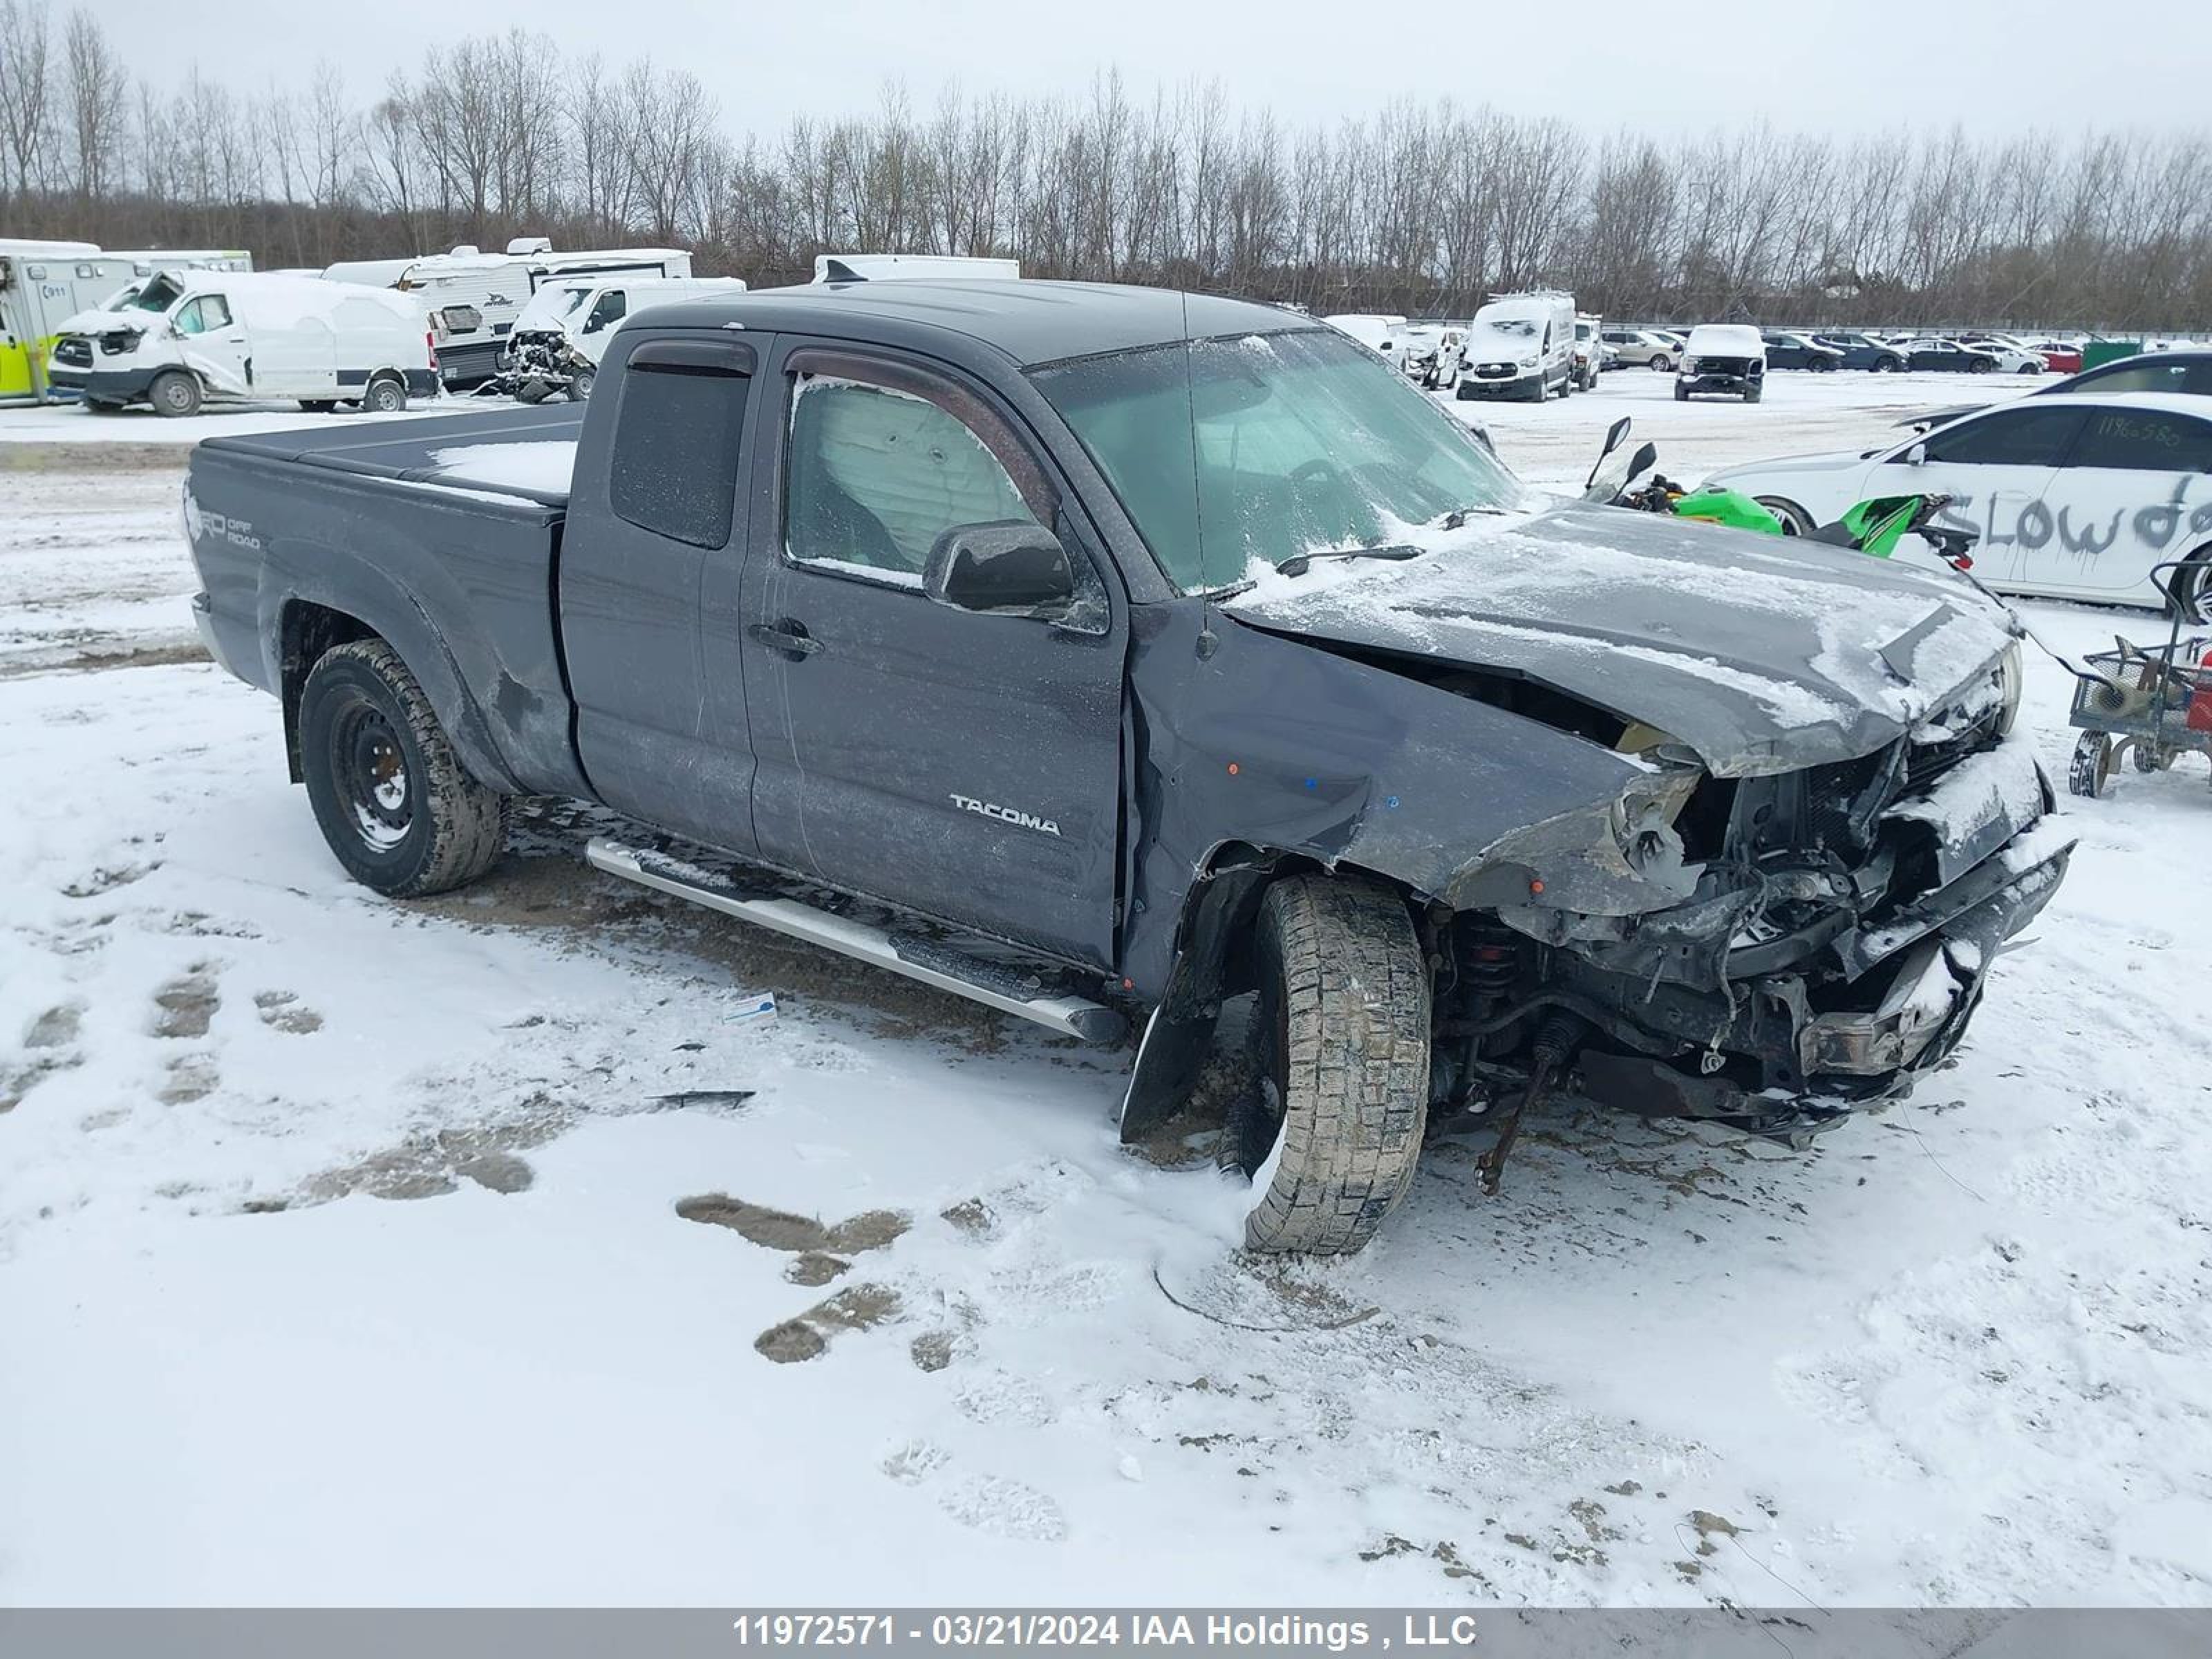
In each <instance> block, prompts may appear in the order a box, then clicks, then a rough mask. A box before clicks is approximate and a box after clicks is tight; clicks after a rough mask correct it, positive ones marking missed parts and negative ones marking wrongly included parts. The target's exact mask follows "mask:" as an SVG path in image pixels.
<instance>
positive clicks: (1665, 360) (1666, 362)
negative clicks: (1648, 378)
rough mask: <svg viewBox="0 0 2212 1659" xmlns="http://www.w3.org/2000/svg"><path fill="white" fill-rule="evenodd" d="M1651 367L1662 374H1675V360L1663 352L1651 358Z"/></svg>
mask: <svg viewBox="0 0 2212 1659" xmlns="http://www.w3.org/2000/svg"><path fill="white" fill-rule="evenodd" d="M1651 367H1652V368H1654V369H1656V370H1657V371H1658V372H1659V373H1660V374H1673V373H1674V359H1673V358H1671V357H1669V356H1668V355H1667V354H1666V353H1665V352H1663V351H1662V352H1658V353H1656V354H1655V355H1654V356H1652V358H1651Z"/></svg>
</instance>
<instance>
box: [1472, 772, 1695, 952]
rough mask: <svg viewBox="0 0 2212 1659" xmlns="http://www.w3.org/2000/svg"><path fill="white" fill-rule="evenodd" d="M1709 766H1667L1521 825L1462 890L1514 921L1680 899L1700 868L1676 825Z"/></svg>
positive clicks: (1630, 910)
mask: <svg viewBox="0 0 2212 1659" xmlns="http://www.w3.org/2000/svg"><path fill="white" fill-rule="evenodd" d="M1703 777H1704V773H1703V772H1701V771H1699V770H1698V769H1695V768H1692V767H1681V768H1668V769H1664V770H1662V771H1656V772H1652V773H1650V774H1648V775H1645V776H1643V777H1639V778H1637V779H1635V780H1634V781H1632V782H1631V783H1630V784H1629V785H1628V787H1626V788H1625V789H1623V790H1622V791H1621V792H1620V794H1618V795H1616V796H1615V797H1613V799H1611V800H1608V801H1606V802H1603V803H1601V804H1598V805H1591V806H1588V807H1585V808H1583V809H1582V810H1580V811H1573V812H1566V813H1563V814H1561V815H1560V816H1559V817H1555V818H1549V819H1547V820H1545V821H1544V822H1543V823H1534V824H1530V825H1529V826H1528V828H1526V829H1519V830H1516V831H1515V832H1514V833H1513V834H1512V835H1510V836H1505V837H1504V839H1503V840H1501V841H1499V842H1496V843H1495V844H1494V845H1492V847H1491V848H1490V849H1489V858H1488V860H1486V865H1487V869H1486V872H1485V876H1484V878H1483V879H1482V880H1481V881H1480V882H1479V883H1477V884H1475V885H1474V888H1473V889H1471V890H1469V891H1468V893H1466V894H1465V895H1460V896H1457V897H1459V898H1460V899H1461V900H1462V902H1463V903H1464V904H1465V905H1466V906H1467V908H1485V907H1487V906H1492V905H1494V906H1496V907H1497V908H1498V914H1499V915H1501V916H1504V918H1505V919H1506V920H1507V921H1514V922H1515V925H1516V926H1520V925H1522V924H1521V923H1520V922H1518V921H1516V915H1515V914H1514V913H1515V912H1516V910H1519V909H1522V908H1527V907H1535V908H1541V909H1544V910H1546V911H1552V912H1558V911H1571V912H1579V913H1582V914H1583V915H1593V916H1630V915H1644V914H1647V913H1649V912H1650V911H1652V910H1655V909H1660V908H1665V907H1666V906H1668V905H1670V904H1675V903H1679V902H1681V901H1682V900H1684V899H1686V898H1687V897H1689V896H1690V895H1691V894H1692V892H1693V891H1694V890H1696V887H1697V884H1698V877H1699V873H1700V872H1701V871H1702V869H1703V866H1700V865H1695V864H1691V863H1689V862H1687V861H1686V857H1685V848H1684V847H1683V843H1682V838H1681V836H1680V833H1678V832H1677V831H1676V829H1675V828H1674V820H1675V819H1676V818H1678V817H1680V816H1681V812H1682V809H1683V807H1684V806H1685V805H1687V804H1688V802H1689V799H1690V796H1691V793H1692V792H1693V791H1694V790H1695V789H1696V788H1697V787H1698V784H1699V781H1702V779H1703Z"/></svg>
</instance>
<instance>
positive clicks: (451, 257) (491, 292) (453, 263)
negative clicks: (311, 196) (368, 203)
mask: <svg viewBox="0 0 2212 1659" xmlns="http://www.w3.org/2000/svg"><path fill="white" fill-rule="evenodd" d="M690 274H691V256H690V254H689V253H686V252H684V250H683V249H681V248H674V247H617V248H598V249H592V250H586V251H585V252H576V253H556V252H554V251H553V244H552V242H551V241H550V240H549V239H547V238H545V237H543V236H518V237H516V238H515V239H514V240H513V241H511V242H509V243H508V244H507V251H506V252H503V253H483V252H478V251H477V249H476V248H474V247H471V246H462V247H457V248H455V249H454V250H453V252H451V253H433V254H428V255H424V256H422V257H421V258H413V259H356V260H352V261H349V263H346V264H335V265H331V266H330V267H329V268H328V269H327V270H325V271H324V272H323V276H324V277H325V280H327V281H330V282H333V283H366V284H367V285H368V286H369V287H371V288H395V289H401V290H402V291H404V292H405V293H407V294H410V295H413V296H414V297H415V301H416V304H417V305H418V306H420V307H421V308H422V315H423V316H424V317H425V318H427V319H428V322H429V325H430V331H431V337H432V338H433V339H434V340H435V343H436V344H437V349H438V369H439V374H440V376H441V378H442V379H443V380H444V381H445V383H446V384H447V386H457V387H458V386H475V385H477V384H478V383H479V382H481V381H484V380H490V379H491V378H492V377H493V376H494V375H495V374H498V373H499V372H500V361H501V358H503V357H505V356H507V335H508V334H509V333H510V332H511V331H513V327H514V322H515V319H516V318H518V317H519V316H520V315H521V314H522V308H523V307H525V306H526V305H528V304H529V303H530V300H531V296H532V295H534V294H536V293H537V291H538V289H540V288H542V287H544V285H545V284H546V283H549V282H552V281H556V280H557V279H559V278H562V277H575V276H608V277H612V276H690Z"/></svg>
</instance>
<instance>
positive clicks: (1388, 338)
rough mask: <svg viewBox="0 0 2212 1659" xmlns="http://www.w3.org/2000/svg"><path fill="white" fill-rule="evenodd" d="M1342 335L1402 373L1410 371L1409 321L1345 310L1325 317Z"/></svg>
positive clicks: (1373, 313) (1391, 316)
mask: <svg viewBox="0 0 2212 1659" xmlns="http://www.w3.org/2000/svg"><path fill="white" fill-rule="evenodd" d="M1322 321H1323V322H1325V323H1327V324H1328V325H1329V326H1330V327H1331V328H1333V329H1334V330H1336V331H1337V332H1338V333H1340V334H1349V335H1350V336H1351V337H1352V338H1353V339H1355V340H1357V341H1358V342H1359V343H1360V344H1362V345H1364V346H1365V347H1366V348H1367V349H1369V350H1370V351H1371V352H1373V353H1375V354H1376V356H1378V357H1380V358H1382V359H1383V362H1387V363H1389V365H1390V367H1391V368H1395V369H1396V370H1397V371H1398V372H1399V373H1400V374H1403V373H1405V369H1406V319H1404V318H1403V317H1400V316H1396V315H1385V314H1383V313H1378V312H1370V311H1344V312H1339V313H1337V314H1336V315H1335V316H1334V317H1324V318H1322Z"/></svg>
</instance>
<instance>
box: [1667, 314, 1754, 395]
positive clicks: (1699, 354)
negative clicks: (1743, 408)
mask: <svg viewBox="0 0 2212 1659" xmlns="http://www.w3.org/2000/svg"><path fill="white" fill-rule="evenodd" d="M1765 390H1766V343H1765V341H1764V340H1762V339H1760V338H1759V331H1758V330H1757V329H1755V328H1750V327H1747V326H1746V325H1743V324H1741V323H1699V325H1697V326H1696V327H1695V328H1693V329H1692V330H1691V331H1690V340H1689V344H1688V345H1687V346H1686V348H1684V349H1683V353H1682V361H1681V366H1680V368H1678V369H1677V370H1676V371H1675V374H1674V401H1675V402H1676V403H1682V402H1686V400H1687V399H1688V398H1690V397H1691V396H1692V394H1699V395H1702V394H1704V393H1706V392H1725V393H1726V394H1728V395H1729V396H1730V397H1733V398H1742V399H1743V400H1744V402H1746V403H1747V404H1755V403H1757V402H1758V401H1759V398H1761V397H1763V396H1764V395H1765Z"/></svg>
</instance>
